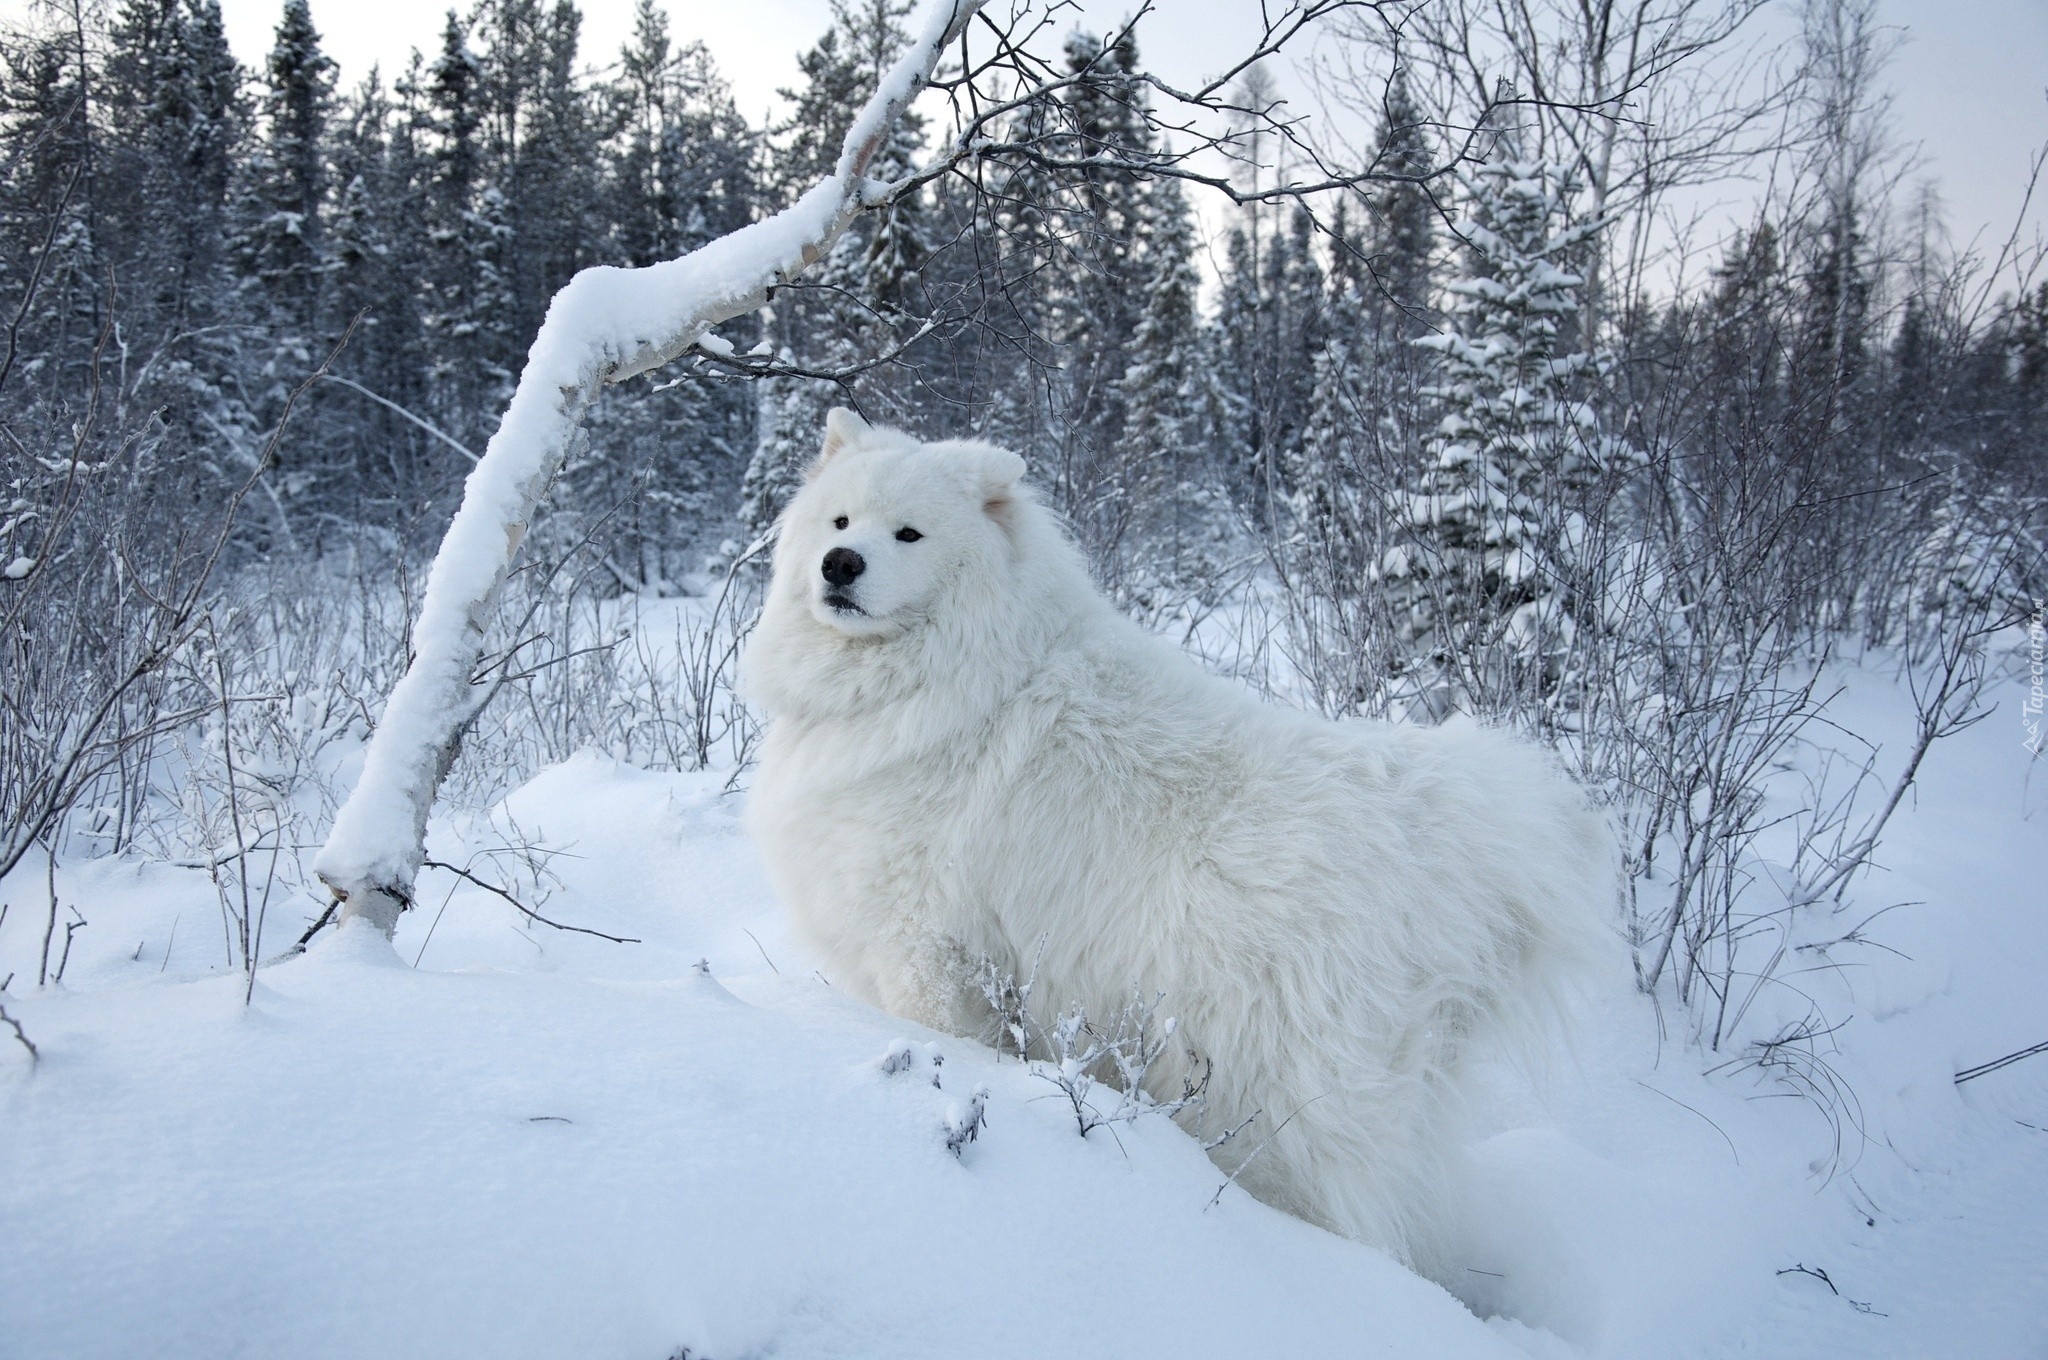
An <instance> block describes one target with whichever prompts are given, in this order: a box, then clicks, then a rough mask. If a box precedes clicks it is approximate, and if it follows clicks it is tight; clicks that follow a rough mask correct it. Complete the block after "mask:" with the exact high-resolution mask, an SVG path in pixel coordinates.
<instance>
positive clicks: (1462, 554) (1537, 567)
mask: <svg viewBox="0 0 2048 1360" xmlns="http://www.w3.org/2000/svg"><path fill="white" fill-rule="evenodd" d="M1465 192H1466V199H1467V211H1466V220H1465V221H1464V223H1463V224H1462V232H1463V235H1464V237H1465V240H1466V242H1467V244H1468V247H1469V254H1470V271H1469V273H1468V274H1467V275H1466V276H1465V277H1463V278H1459V279H1457V280H1455V281H1453V282H1451V283H1450V284H1448V285H1447V286H1446V291H1447V292H1448V294H1449V295H1450V298H1451V313H1452V316H1453V319H1454V321H1455V323H1456V327H1455V329H1454V330H1453V331H1452V332H1451V333H1449V334H1446V335H1440V336H1424V337H1421V338H1420V339H1418V340H1416V341H1415V342H1414V343H1415V344H1416V345H1417V346H1419V347H1420V348H1422V349H1425V350H1429V351H1433V352H1435V353H1436V354H1437V355H1439V356H1440V361H1441V371H1440V376H1439V380H1438V381H1437V383H1436V384H1435V385H1434V386H1433V387H1432V388H1430V389H1429V395H1430V396H1431V397H1432V398H1433V399H1434V400H1435V402H1436V404H1437V408H1438V410H1439V412H1440V418H1439V420H1438V422H1437V425H1436V428H1435V432H1434V434H1433V436H1432V437H1431V439H1430V440H1429V445H1428V449H1427V454H1428V462H1427V464H1426V466H1425V467H1424V468H1423V469H1422V471H1421V474H1420V476H1419V477H1418V479H1417V481H1416V484H1415V485H1413V486H1411V487H1407V488H1403V489H1401V490H1399V491H1397V492H1396V493H1394V499H1393V503H1392V505H1391V507H1390V509H1391V521H1392V524H1391V531H1392V532H1391V541H1390V543H1389V545H1388V547H1387V550H1386V554H1385V556H1384V558H1383V559H1382V561H1381V562H1380V564H1379V568H1378V576H1379V580H1380V583H1381V586H1382V588H1383V589H1384V590H1385V591H1386V592H1387V593H1388V595H1389V596H1390V598H1391V602H1392V604H1393V605H1394V607H1395V609H1396V613H1397V618H1398V619H1399V620H1400V627H1401V631H1402V634H1403V636H1404V639H1405V641H1406V643H1407V646H1408V649H1409V654H1408V655H1407V656H1406V657H1403V658H1400V660H1399V662H1398V665H1399V666H1400V668H1401V669H1402V670H1403V671H1404V673H1405V677H1406V680H1407V686H1406V687H1407V689H1408V690H1409V693H1410V695H1411V697H1412V698H1413V699H1415V700H1418V701H1420V702H1422V703H1423V704H1424V705H1425V706H1426V707H1427V708H1429V709H1430V710H1431V711H1442V710H1444V709H1445V708H1447V707H1451V706H1457V705H1461V704H1468V703H1478V704H1481V705H1491V704H1496V703H1500V702H1505V701H1507V700H1508V699H1509V698H1510V697H1511V696H1513V697H1516V698H1519V699H1523V700H1526V699H1528V698H1530V697H1531V694H1530V691H1531V689H1532V688H1533V689H1534V690H1535V691H1536V692H1538V693H1547V692H1549V691H1550V690H1551V689H1553V688H1554V686H1555V682H1556V680H1557V679H1558V670H1557V668H1558V665H1559V661H1560V657H1561V654H1562V652H1563V650H1564V647H1565V645H1566V644H1567V643H1568V642H1569V640H1570V637H1571V634H1572V630H1573V628H1574V627H1575V626H1576V620H1575V615H1577V614H1578V613H1579V612H1580V611H1579V609H1578V606H1579V604H1580V603H1581V602H1580V601H1578V600H1576V599H1575V598H1574V596H1573V582H1574V580H1575V577H1576V571H1575V561H1574V552H1575V549H1576V545H1577V544H1579V543H1580V542H1581V541H1582V540H1583V538H1584V536H1585V533H1586V522H1585V518H1584V515H1585V509H1586V507H1585V506H1584V505H1583V504H1582V502H1583V500H1584V499H1585V497H1584V494H1583V493H1584V492H1585V491H1586V490H1588V489H1589V488H1591V487H1592V486H1593V485H1595V484H1596V483H1597V482H1598V481H1599V480H1600V478H1601V477H1603V476H1604V475H1606V473H1607V471H1608V469H1609V468H1610V467H1611V466H1612V465H1613V462H1614V460H1616V459H1617V458H1624V457H1626V456H1627V454H1626V450H1625V449H1624V448H1623V446H1621V445H1620V444H1619V442H1618V441H1614V440H1610V439H1607V438H1605V437H1604V436H1603V434H1602V432H1601V430H1600V426H1599V422H1598V420H1597V418H1596V415H1595V410H1594V407H1593V405H1592V404H1591V403H1590V402H1589V401H1587V400H1586V399H1585V397H1584V393H1583V388H1584V386H1585V385H1586V383H1587V382H1588V381H1590V379H1592V378H1593V377H1594V376H1595V375H1596V374H1597V373H1598V371H1599V369H1600V367H1601V364H1600V361H1599V360H1598V359H1597V358H1596V356H1594V355H1592V354H1587V353H1559V352H1558V351H1559V341H1558V336H1559V331H1560V328H1561V326H1562V325H1563V324H1565V323H1567V322H1568V321H1569V319H1570V318H1571V317H1572V316H1574V315H1575V314H1576V311H1577V308H1578V301H1579V299H1578V291H1577V290H1578V288H1579V286H1580V284H1581V282H1582V280H1581V278H1580V276H1579V275H1577V274H1574V273H1572V272H1570V271H1569V270H1568V269H1566V268H1564V267H1562V266H1561V264H1560V263H1559V262H1560V261H1561V260H1563V259H1566V258H1569V257H1570V255H1571V254H1572V252H1574V251H1576V250H1578V249H1579V248H1580V247H1581V246H1583V245H1584V244H1585V243H1587V242H1588V241H1589V240H1590V239H1591V238H1592V237H1593V235H1594V234H1595V233H1597V232H1598V231H1599V230H1600V224H1599V223H1598V222H1577V223H1573V222H1571V220H1570V205H1571V201H1572V194H1571V189H1570V185H1569V180H1568V179H1567V177H1566V175H1565V173H1564V172H1563V171H1562V170H1560V169H1559V168H1557V167H1554V166H1551V165H1546V164H1543V163H1541V162H1537V161H1527V160H1500V161H1495V162H1490V163H1487V164H1484V165H1482V166H1480V167H1479V168H1478V169H1477V170H1476V171H1475V172H1474V173H1473V174H1472V175H1471V176H1470V177H1469V179H1468V182H1467V185H1466V190H1465Z"/></svg>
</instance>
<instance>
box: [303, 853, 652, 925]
mask: <svg viewBox="0 0 2048 1360" xmlns="http://www.w3.org/2000/svg"><path fill="white" fill-rule="evenodd" d="M420 867H421V868H422V869H446V870H447V871H448V872H449V873H451V874H454V875H455V876H456V877H457V878H461V879H466V880H468V881H469V882H471V883H474V884H475V885H476V886H477V887H479V888H482V889H483V890H484V891H485V892H491V893H496V894H497V895H498V896H500V897H502V898H504V899H505V900H506V901H507V902H510V903H511V904H512V905H513V906H515V907H517V908H518V909H519V910H520V911H521V912H523V913H524V914H525V915H526V916H528V917H529V918H531V919H532V920H535V921H538V922H539V923H540V924H541V925H544V926H553V927H554V928H555V929H556V930H573V931H575V932H576V933H577V934H578V935H595V936H597V938H598V939H600V940H610V941H611V942H612V943H613V944H639V943H641V941H640V940H639V939H638V938H636V937H634V936H631V935H607V934H605V933H604V932H603V931H602V930H592V929H591V928H590V927H589V926H569V925H563V924H562V923H561V922H560V921H551V920H549V919H548V918H547V917H545V916H543V915H541V914H540V913H539V912H537V911H535V910H534V909H533V908H532V907H529V906H527V905H526V904H525V903H524V902H522V901H520V900H519V899H518V898H516V897H514V896H513V895H512V894H511V893H509V892H507V891H505V889H503V888H501V887H499V886H498V885H497V884H495V883H491V882H488V881H486V880H484V879H481V878H478V877H477V876H476V875H475V874H473V873H471V872H469V870H467V869H459V868H457V867H456V866H454V865H453V864H448V863H445V862H444V861H442V860H438V859H423V860H421V861H420ZM323 919H324V918H323Z"/></svg>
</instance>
